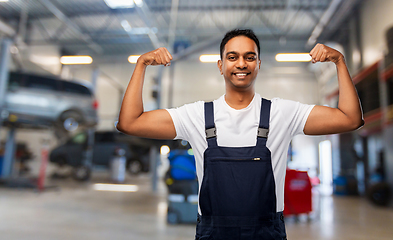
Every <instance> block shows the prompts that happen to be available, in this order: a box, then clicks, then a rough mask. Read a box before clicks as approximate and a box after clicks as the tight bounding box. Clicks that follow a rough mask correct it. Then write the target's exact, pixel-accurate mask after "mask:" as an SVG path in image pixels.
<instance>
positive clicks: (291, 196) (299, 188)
mask: <svg viewBox="0 0 393 240" xmlns="http://www.w3.org/2000/svg"><path fill="white" fill-rule="evenodd" d="M284 189H285V193H284V215H291V214H294V215H298V214H302V213H307V214H309V213H310V212H311V211H312V201H311V198H312V193H311V181H310V178H309V176H308V174H307V172H305V171H297V170H293V169H287V175H286V178H285V188H284Z"/></svg>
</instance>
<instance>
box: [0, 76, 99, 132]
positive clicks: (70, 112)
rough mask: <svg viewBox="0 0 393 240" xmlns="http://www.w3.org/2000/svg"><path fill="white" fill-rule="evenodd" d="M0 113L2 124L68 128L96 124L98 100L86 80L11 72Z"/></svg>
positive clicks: (67, 130) (70, 130) (68, 130)
mask: <svg viewBox="0 0 393 240" xmlns="http://www.w3.org/2000/svg"><path fill="white" fill-rule="evenodd" d="M4 104H5V105H4V110H3V112H2V114H1V117H2V118H3V121H4V122H5V124H7V123H9V124H17V125H22V126H23V125H28V126H29V127H40V126H43V125H44V126H48V125H49V126H53V125H54V126H56V127H57V128H56V129H59V130H62V131H65V132H72V131H75V130H77V129H79V128H80V127H81V126H86V127H91V126H94V125H96V124H97V122H98V117H97V107H98V103H97V101H96V99H95V98H94V94H93V91H92V89H91V87H90V86H88V85H87V84H82V83H80V82H76V81H66V80H61V79H59V78H56V77H54V76H39V75H35V74H29V73H22V72H11V73H10V75H9V82H8V91H7V95H6V99H5V103H4Z"/></svg>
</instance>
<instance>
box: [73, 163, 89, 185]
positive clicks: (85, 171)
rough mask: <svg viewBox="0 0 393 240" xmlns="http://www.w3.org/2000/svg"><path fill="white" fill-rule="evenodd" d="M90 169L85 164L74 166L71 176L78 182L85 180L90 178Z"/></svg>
mask: <svg viewBox="0 0 393 240" xmlns="http://www.w3.org/2000/svg"><path fill="white" fill-rule="evenodd" d="M90 175H91V169H90V168H89V167H87V166H78V167H75V168H74V171H73V172H72V177H73V178H74V179H75V180H77V181H80V182H83V181H87V180H89V179H90Z"/></svg>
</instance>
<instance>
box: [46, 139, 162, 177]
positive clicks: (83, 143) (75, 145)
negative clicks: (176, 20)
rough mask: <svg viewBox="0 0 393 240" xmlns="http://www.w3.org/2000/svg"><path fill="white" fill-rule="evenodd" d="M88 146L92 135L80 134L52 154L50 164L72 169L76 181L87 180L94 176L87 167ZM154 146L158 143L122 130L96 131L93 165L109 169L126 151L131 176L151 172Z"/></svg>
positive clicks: (58, 147)
mask: <svg viewBox="0 0 393 240" xmlns="http://www.w3.org/2000/svg"><path fill="white" fill-rule="evenodd" d="M87 145H88V133H87V132H81V133H78V134H76V135H75V136H73V137H71V138H70V139H68V141H66V142H65V143H64V144H62V145H60V146H57V147H55V148H54V149H53V150H52V151H51V153H50V156H49V161H50V162H52V163H54V164H56V165H58V166H59V167H63V166H71V167H73V177H74V178H75V179H76V180H80V181H83V180H87V179H89V178H90V173H91V172H90V171H91V169H89V167H88V166H86V165H85V164H84V157H85V155H84V154H85V153H86V151H85V150H86V149H87ZM152 145H154V140H150V139H144V138H138V137H133V136H128V135H125V134H123V133H120V132H118V131H100V132H95V134H94V145H93V157H92V164H93V166H94V167H105V168H109V167H110V162H111V159H113V157H114V155H115V151H116V150H117V149H119V148H121V149H124V150H125V155H124V156H125V157H126V169H127V170H128V172H129V173H130V174H139V173H141V172H148V171H149V151H150V148H151V146H152Z"/></svg>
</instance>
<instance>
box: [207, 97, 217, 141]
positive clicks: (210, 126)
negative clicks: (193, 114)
mask: <svg viewBox="0 0 393 240" xmlns="http://www.w3.org/2000/svg"><path fill="white" fill-rule="evenodd" d="M205 132H206V140H207V145H208V147H212V146H217V135H216V125H215V124H214V107H213V102H205Z"/></svg>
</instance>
